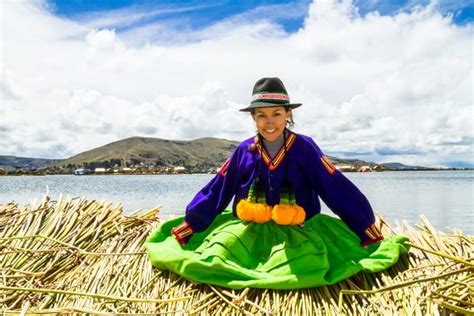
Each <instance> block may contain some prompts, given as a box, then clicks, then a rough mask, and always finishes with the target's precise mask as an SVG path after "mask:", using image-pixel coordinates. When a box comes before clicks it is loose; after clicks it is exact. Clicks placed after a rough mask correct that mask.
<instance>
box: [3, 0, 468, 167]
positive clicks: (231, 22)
mask: <svg viewBox="0 0 474 316" xmlns="http://www.w3.org/2000/svg"><path fill="white" fill-rule="evenodd" d="M0 6H1V14H0V18H1V41H0V45H1V49H0V61H1V65H0V72H1V79H0V93H1V104H0V155H15V156H22V157H42V158H67V157H69V156H72V155H74V154H77V153H80V152H82V151H85V150H88V149H91V148H95V147H98V146H101V145H104V144H107V143H110V142H112V141H116V140H120V139H123V138H126V137H131V136H146V137H159V138H166V139H180V140H189V139H195V138H200V137H208V136H209V137H220V138H227V139H232V140H243V139H244V138H247V137H250V136H252V134H253V133H254V125H253V123H252V121H251V119H250V117H248V115H246V114H244V113H240V112H238V109H239V108H242V107H244V106H245V105H246V104H247V103H248V102H249V99H250V94H251V90H252V87H253V84H254V83H255V81H256V80H257V79H259V78H261V77H266V76H278V77H280V78H281V79H282V80H283V81H284V83H285V85H286V87H287V90H288V92H289V94H290V98H291V101H293V102H302V103H303V106H302V107H301V108H298V109H297V110H296V111H295V113H294V114H295V115H294V116H295V121H296V125H295V128H294V130H295V131H296V132H299V133H303V134H307V135H310V136H312V137H313V138H314V139H315V141H316V142H317V143H318V144H319V145H320V147H321V148H322V149H323V150H324V151H325V152H326V153H327V154H329V155H334V156H338V157H345V158H359V159H365V160H371V161H376V162H392V161H398V162H402V163H405V164H415V165H427V166H471V167H472V166H474V152H473V151H474V146H473V144H474V122H473V117H474V106H473V89H472V85H473V73H472V71H473V70H472V69H473V67H472V66H473V51H472V50H473V37H472V35H473V21H474V4H473V1H455V0H444V1H442V0H438V1H431V2H429V1H411V0H400V1H395V0H391V1H385V0H384V1H377V0H370V1H352V2H351V1H330V0H324V1H323V0H320V1H318V0H316V1H314V2H309V1H294V2H289V1H230V0H229V1H197V0H195V1H131V0H116V1H105V0H104V1H84V0H82V1H81V0H69V1H59V0H56V1H53V0H50V1H46V0H30V1H26V0H3V1H1V4H0Z"/></svg>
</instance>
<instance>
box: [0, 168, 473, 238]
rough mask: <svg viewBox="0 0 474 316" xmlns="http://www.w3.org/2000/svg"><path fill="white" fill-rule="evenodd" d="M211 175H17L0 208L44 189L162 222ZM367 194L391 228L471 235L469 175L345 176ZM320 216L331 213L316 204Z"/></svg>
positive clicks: (1, 188)
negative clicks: (155, 212)
mask: <svg viewBox="0 0 474 316" xmlns="http://www.w3.org/2000/svg"><path fill="white" fill-rule="evenodd" d="M212 176H213V175H209V174H193V175H134V176H126V175H117V176H73V175H62V176H19V177H0V204H3V203H7V202H12V201H14V202H16V203H20V204H28V203H29V202H30V201H31V200H33V199H40V198H41V197H42V196H43V195H44V194H45V193H46V190H47V188H48V190H49V195H50V196H51V197H52V198H53V199H57V198H58V197H59V195H60V194H62V195H63V196H66V195H70V196H72V197H78V196H85V197H87V198H89V199H96V200H107V201H109V202H113V203H118V202H120V203H122V204H123V205H124V209H125V211H126V212H130V211H133V210H136V209H140V208H141V209H145V210H146V209H151V208H153V207H155V206H158V205H162V206H163V207H162V210H161V216H162V218H165V217H168V216H169V215H180V214H183V213H184V209H185V208H186V205H187V204H188V203H189V201H190V200H191V199H192V198H193V196H194V194H195V193H196V192H197V191H198V190H199V189H200V188H201V187H203V186H204V185H205V184H206V183H207V182H208V181H209V180H210V179H211V178H212ZM346 176H347V177H348V178H349V179H351V180H352V181H353V182H354V183H355V184H356V185H357V186H358V187H359V189H361V191H362V192H364V194H365V195H366V196H367V198H368V199H369V201H370V202H371V204H372V207H373V208H374V210H376V211H377V212H379V213H381V214H382V216H383V217H384V218H385V219H386V220H387V221H388V222H389V223H391V224H394V223H395V221H397V220H406V221H408V222H409V223H410V224H415V223H419V222H420V221H419V214H425V215H426V216H427V217H428V218H429V220H430V222H431V224H433V226H435V227H436V228H437V229H439V230H443V231H446V232H448V231H449V229H450V228H453V227H455V228H460V229H462V230H463V231H464V233H466V234H469V235H473V234H474V216H473V213H474V207H473V206H474V205H473V193H474V171H423V172H414V171H406V172H405V171H400V172H381V173H375V172H374V173H347V174H346ZM322 206H323V213H327V214H332V212H331V211H330V210H329V209H328V208H327V207H326V206H325V205H324V203H322Z"/></svg>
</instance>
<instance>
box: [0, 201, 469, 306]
mask: <svg viewBox="0 0 474 316" xmlns="http://www.w3.org/2000/svg"><path fill="white" fill-rule="evenodd" d="M158 211H159V209H158V208H156V209H152V210H149V211H146V212H142V211H136V212H134V213H133V214H128V215H124V214H122V206H121V205H112V204H110V203H107V202H98V201H93V200H87V199H85V198H59V199H58V201H52V200H50V198H49V197H47V196H46V197H44V198H43V200H42V201H41V202H39V203H35V202H33V203H31V204H30V205H27V206H19V205H17V204H14V203H8V204H4V205H0V271H1V278H0V308H1V311H2V312H3V314H5V315H9V314H21V315H32V314H37V315H47V314H51V315H52V314H57V313H91V314H110V313H118V314H135V315H136V314H171V315H174V314H181V315H188V314H204V315H209V314H210V315H214V314H231V315H254V314H257V315H266V314H269V315H322V314H329V315H333V314H338V313H339V314H343V315H352V314H353V315H395V314H396V315H412V314H415V315H427V314H428V315H433V314H434V315H437V314H439V315H450V314H471V313H474V299H473V297H474V295H473V288H474V273H473V271H474V260H473V254H474V246H473V242H474V236H465V235H463V234H462V232H460V231H457V230H454V231H453V232H452V233H450V234H445V233H441V232H438V231H436V230H435V229H433V227H432V226H431V225H430V224H429V222H428V220H427V219H425V218H424V217H423V216H422V217H421V224H419V225H416V228H414V227H410V226H409V225H407V224H406V223H403V224H398V225H397V227H396V228H394V227H390V226H389V225H387V224H386V223H385V222H384V221H383V219H380V223H381V224H382V229H383V232H384V234H385V235H386V236H388V235H392V234H402V235H405V236H407V237H409V238H410V245H411V249H410V252H409V254H408V255H405V256H403V257H401V259H400V260H399V262H398V263H397V264H396V265H395V266H394V267H392V268H390V269H388V270H386V271H384V272H381V273H376V274H364V273H359V274H358V275H356V276H354V277H352V278H350V279H347V280H345V281H343V282H340V283H338V284H335V285H332V286H325V287H319V288H308V289H301V290H291V291H277V290H260V289H245V290H239V291H236V290H230V289H226V288H219V287H215V286H211V285H205V284H196V283H192V282H189V281H187V280H185V279H183V278H181V277H179V276H177V275H175V274H173V273H171V272H168V271H160V270H158V269H155V268H153V267H152V266H151V264H150V262H149V261H148V259H147V255H146V253H145V251H144V247H143V244H144V242H145V240H146V238H147V237H148V235H149V234H150V232H151V231H152V230H153V229H154V228H156V226H157V225H158V224H159V218H158V216H157V214H158Z"/></svg>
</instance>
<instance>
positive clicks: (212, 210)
mask: <svg viewBox="0 0 474 316" xmlns="http://www.w3.org/2000/svg"><path fill="white" fill-rule="evenodd" d="M239 158H240V156H239V147H238V148H237V149H236V150H235V151H234V153H233V154H232V155H231V156H230V158H229V159H227V161H226V162H225V163H224V164H223V165H222V167H221V168H220V170H219V172H218V173H217V174H216V175H215V176H214V178H212V180H211V181H210V182H209V183H208V184H207V185H206V186H204V188H202V189H201V190H200V191H199V192H198V193H197V194H196V195H195V196H194V198H193V199H192V201H191V202H190V203H189V204H188V206H187V207H186V214H185V216H184V222H183V223H181V224H180V225H178V226H176V227H175V228H173V229H172V233H173V234H174V235H175V237H176V239H177V240H178V241H179V242H180V243H181V244H185V243H186V242H188V240H189V239H190V238H191V236H192V234H193V233H196V232H200V231H203V230H206V229H207V228H208V227H209V225H211V223H212V221H213V220H214V219H215V218H216V216H217V215H219V214H220V213H221V212H222V211H223V210H224V209H225V208H226V207H227V205H229V203H230V201H231V200H232V198H233V196H234V195H235V193H236V190H237V185H238V183H239V172H238V164H239Z"/></svg>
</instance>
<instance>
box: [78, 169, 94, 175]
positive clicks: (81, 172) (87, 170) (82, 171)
mask: <svg viewBox="0 0 474 316" xmlns="http://www.w3.org/2000/svg"><path fill="white" fill-rule="evenodd" d="M91 171H92V170H91V169H87V168H79V169H76V170H74V175H76V176H82V175H85V174H89V173H91Z"/></svg>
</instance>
